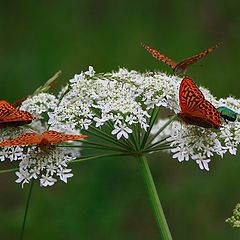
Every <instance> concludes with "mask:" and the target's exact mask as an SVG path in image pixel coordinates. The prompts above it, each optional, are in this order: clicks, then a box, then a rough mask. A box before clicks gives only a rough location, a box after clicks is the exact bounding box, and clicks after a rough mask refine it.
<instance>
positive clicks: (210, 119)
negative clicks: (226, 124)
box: [178, 77, 221, 129]
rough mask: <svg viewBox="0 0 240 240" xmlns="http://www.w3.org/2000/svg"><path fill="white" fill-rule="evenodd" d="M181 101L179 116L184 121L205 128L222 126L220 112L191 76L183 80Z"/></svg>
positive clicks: (180, 91) (180, 92)
mask: <svg viewBox="0 0 240 240" xmlns="http://www.w3.org/2000/svg"><path fill="white" fill-rule="evenodd" d="M179 102H180V107H181V112H180V113H178V116H179V117H180V118H181V119H182V120H183V121H184V122H186V123H188V124H192V125H197V126H200V127H204V128H216V129H218V128H219V127H221V120H220V113H219V112H218V110H217V109H216V108H215V107H214V106H213V105H212V104H211V103H210V102H209V101H207V100H206V99H205V98H204V95H203V93H202V92H201V91H200V90H199V88H198V87H197V85H196V84H195V83H194V82H193V81H192V79H191V78H189V77H184V79H183V80H182V82H181V85H180V89H179Z"/></svg>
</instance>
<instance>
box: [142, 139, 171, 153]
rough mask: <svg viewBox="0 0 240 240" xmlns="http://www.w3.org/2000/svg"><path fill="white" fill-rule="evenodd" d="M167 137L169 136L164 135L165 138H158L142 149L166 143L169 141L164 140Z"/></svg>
mask: <svg viewBox="0 0 240 240" xmlns="http://www.w3.org/2000/svg"><path fill="white" fill-rule="evenodd" d="M168 138H169V136H167V137H165V138H163V139H161V140H159V141H157V142H155V143H153V144H150V145H148V146H146V147H145V148H144V150H148V149H151V148H153V147H155V146H158V145H160V144H166V143H168V144H170V143H171V142H168V141H166V140H167V139H168Z"/></svg>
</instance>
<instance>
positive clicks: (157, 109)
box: [141, 108, 160, 149]
mask: <svg viewBox="0 0 240 240" xmlns="http://www.w3.org/2000/svg"><path fill="white" fill-rule="evenodd" d="M159 111H160V108H154V109H153V112H152V114H151V117H150V120H149V123H148V125H149V127H148V129H147V132H145V134H144V136H143V140H142V143H141V149H142V148H143V147H144V146H145V144H146V142H147V140H148V137H149V135H150V132H151V130H152V127H153V124H154V123H155V121H156V119H157V117H158V114H159Z"/></svg>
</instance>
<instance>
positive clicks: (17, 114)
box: [0, 100, 34, 128]
mask: <svg viewBox="0 0 240 240" xmlns="http://www.w3.org/2000/svg"><path fill="white" fill-rule="evenodd" d="M33 120H34V117H33V116H32V115H31V114H30V113H29V112H27V111H23V110H18V109H16V108H15V107H13V106H12V105H11V104H10V103H8V102H7V101H5V100H0V128H6V127H16V126H21V125H23V124H27V123H31V122H32V121H33Z"/></svg>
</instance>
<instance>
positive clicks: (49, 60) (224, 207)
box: [0, 0, 240, 240]
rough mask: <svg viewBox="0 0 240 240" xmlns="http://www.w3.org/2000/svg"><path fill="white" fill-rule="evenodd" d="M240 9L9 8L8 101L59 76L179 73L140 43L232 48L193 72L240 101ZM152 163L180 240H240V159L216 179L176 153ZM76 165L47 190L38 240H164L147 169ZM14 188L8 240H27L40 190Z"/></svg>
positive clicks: (85, 4) (121, 4) (183, 49)
mask: <svg viewBox="0 0 240 240" xmlns="http://www.w3.org/2000/svg"><path fill="white" fill-rule="evenodd" d="M239 9H240V2H238V1H227V0H223V1H217V0H213V1H207V0H202V1H177V0H176V1H154V0H149V1H137V0H133V1H126V0H125V1H119V0H115V1H110V0H104V1H100V0H98V1H97V0H82V1H74V0H69V1H61V0H58V1H54V0H53V1H46V0H45V1H30V0H29V1H16V0H15V1H1V7H0V79H1V88H0V96H1V98H2V99H7V100H9V101H10V102H14V101H15V100H17V99H19V98H21V97H22V96H25V95H27V94H30V93H31V92H33V91H34V90H35V89H36V88H37V87H38V86H39V85H41V84H43V83H44V82H45V81H46V80H47V79H48V78H49V77H50V76H52V75H53V74H54V73H55V72H56V71H57V70H59V69H61V70H62V71H63V74H62V77H61V83H62V84H63V83H64V82H66V81H67V80H68V79H70V78H71V77H72V76H73V75H74V74H75V73H78V72H80V71H82V70H86V69H87V67H88V66H89V65H92V66H94V68H95V70H96V71H97V72H103V71H112V70H117V69H118V67H119V66H122V67H126V68H128V69H135V70H140V71H145V70H146V69H148V70H153V69H157V70H161V71H167V72H169V73H171V69H169V67H167V66H165V65H164V64H163V63H161V62H158V61H157V60H155V59H154V58H152V57H151V56H150V54H149V53H147V52H146V50H144V49H143V48H142V47H141V46H140V42H144V43H146V44H149V45H150V46H153V47H155V48H156V49H158V50H159V51H161V52H162V53H165V54H166V55H167V56H169V57H171V58H172V59H173V60H176V61H180V60H182V59H183V58H185V57H189V56H192V55H194V54H197V53H199V52H200V51H202V50H205V49H206V48H208V47H210V46H212V45H213V44H215V43H217V42H219V41H222V40H223V41H224V45H223V46H222V47H221V48H219V49H217V50H216V51H215V52H214V53H212V54H210V55H209V56H207V57H205V58H204V59H202V60H201V61H200V62H199V63H197V64H195V65H194V66H192V67H191V68H190V69H189V70H188V74H189V75H191V76H192V77H193V79H194V80H195V81H196V82H197V83H199V84H201V85H203V86H205V87H207V88H209V89H211V91H212V92H213V93H214V95H216V96H217V97H226V96H228V95H230V94H231V95H233V96H236V97H238V98H239V97H240V93H239V88H240V80H239V75H240V68H238V65H239V58H240V45H239V42H240V26H239V24H240V15H239ZM1 164H2V166H3V167H11V166H12V165H11V164H7V163H1ZM150 166H151V169H152V171H153V176H154V179H155V181H156V185H157V189H158V191H159V195H160V199H161V201H162V205H163V207H164V210H165V213H166V217H167V220H168V222H169V226H170V229H171V232H172V235H173V239H178V240H179V239H181V240H182V239H183V240H185V239H195V240H198V239H199V240H200V239H201V240H202V239H204V240H205V239H211V240H212V239H218V240H221V239H240V232H239V230H234V229H231V228H230V227H229V226H228V224H226V223H224V220H225V219H226V218H227V217H229V216H230V215H231V214H232V212H231V211H232V209H233V207H234V205H235V203H236V202H239V201H240V191H239V169H240V159H239V154H238V155H237V156H228V157H225V158H224V159H221V158H220V157H216V158H214V159H213V161H212V162H211V164H210V168H211V169H210V172H203V171H200V170H199V169H198V167H197V165H196V164H194V163H193V162H191V161H190V162H184V163H179V162H177V161H176V160H175V159H172V158H171V156H170V155H154V156H153V157H152V158H151V160H150ZM3 167H2V168H3ZM2 168H1V169H2ZM73 169H74V175H75V176H74V177H73V178H72V179H71V180H70V181H69V183H68V184H67V185H65V184H63V183H60V182H58V183H57V184H56V185H55V187H52V188H40V187H38V186H37V184H36V185H35V187H34V191H33V197H32V200H31V205H30V209H29V215H28V219H27V229H26V239H60V240H61V239H66V238H68V239H84V240H91V239H117V240H118V239H119V240H122V239H124V240H128V239H129V240H135V239H136V240H142V239H159V235H158V229H157V227H156V224H155V221H154V217H153V214H152V209H151V208H150V204H149V202H148V198H147V196H146V191H145V186H144V184H143V182H142V178H141V175H140V173H139V169H138V165H137V163H136V162H135V161H132V160H131V161H128V159H120V158H114V159H101V160H92V161H88V162H84V163H81V164H76V165H74V166H73ZM14 180H15V175H14V174H2V175H0V182H1V184H0V193H1V194H0V222H1V224H0V236H1V237H0V238H1V239H3V240H5V239H7V240H8V239H19V232H20V228H21V223H22V218H23V213H24V207H25V202H26V197H27V193H28V188H29V186H26V187H25V188H24V189H23V190H22V189H21V186H20V185H17V184H16V183H14Z"/></svg>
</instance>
